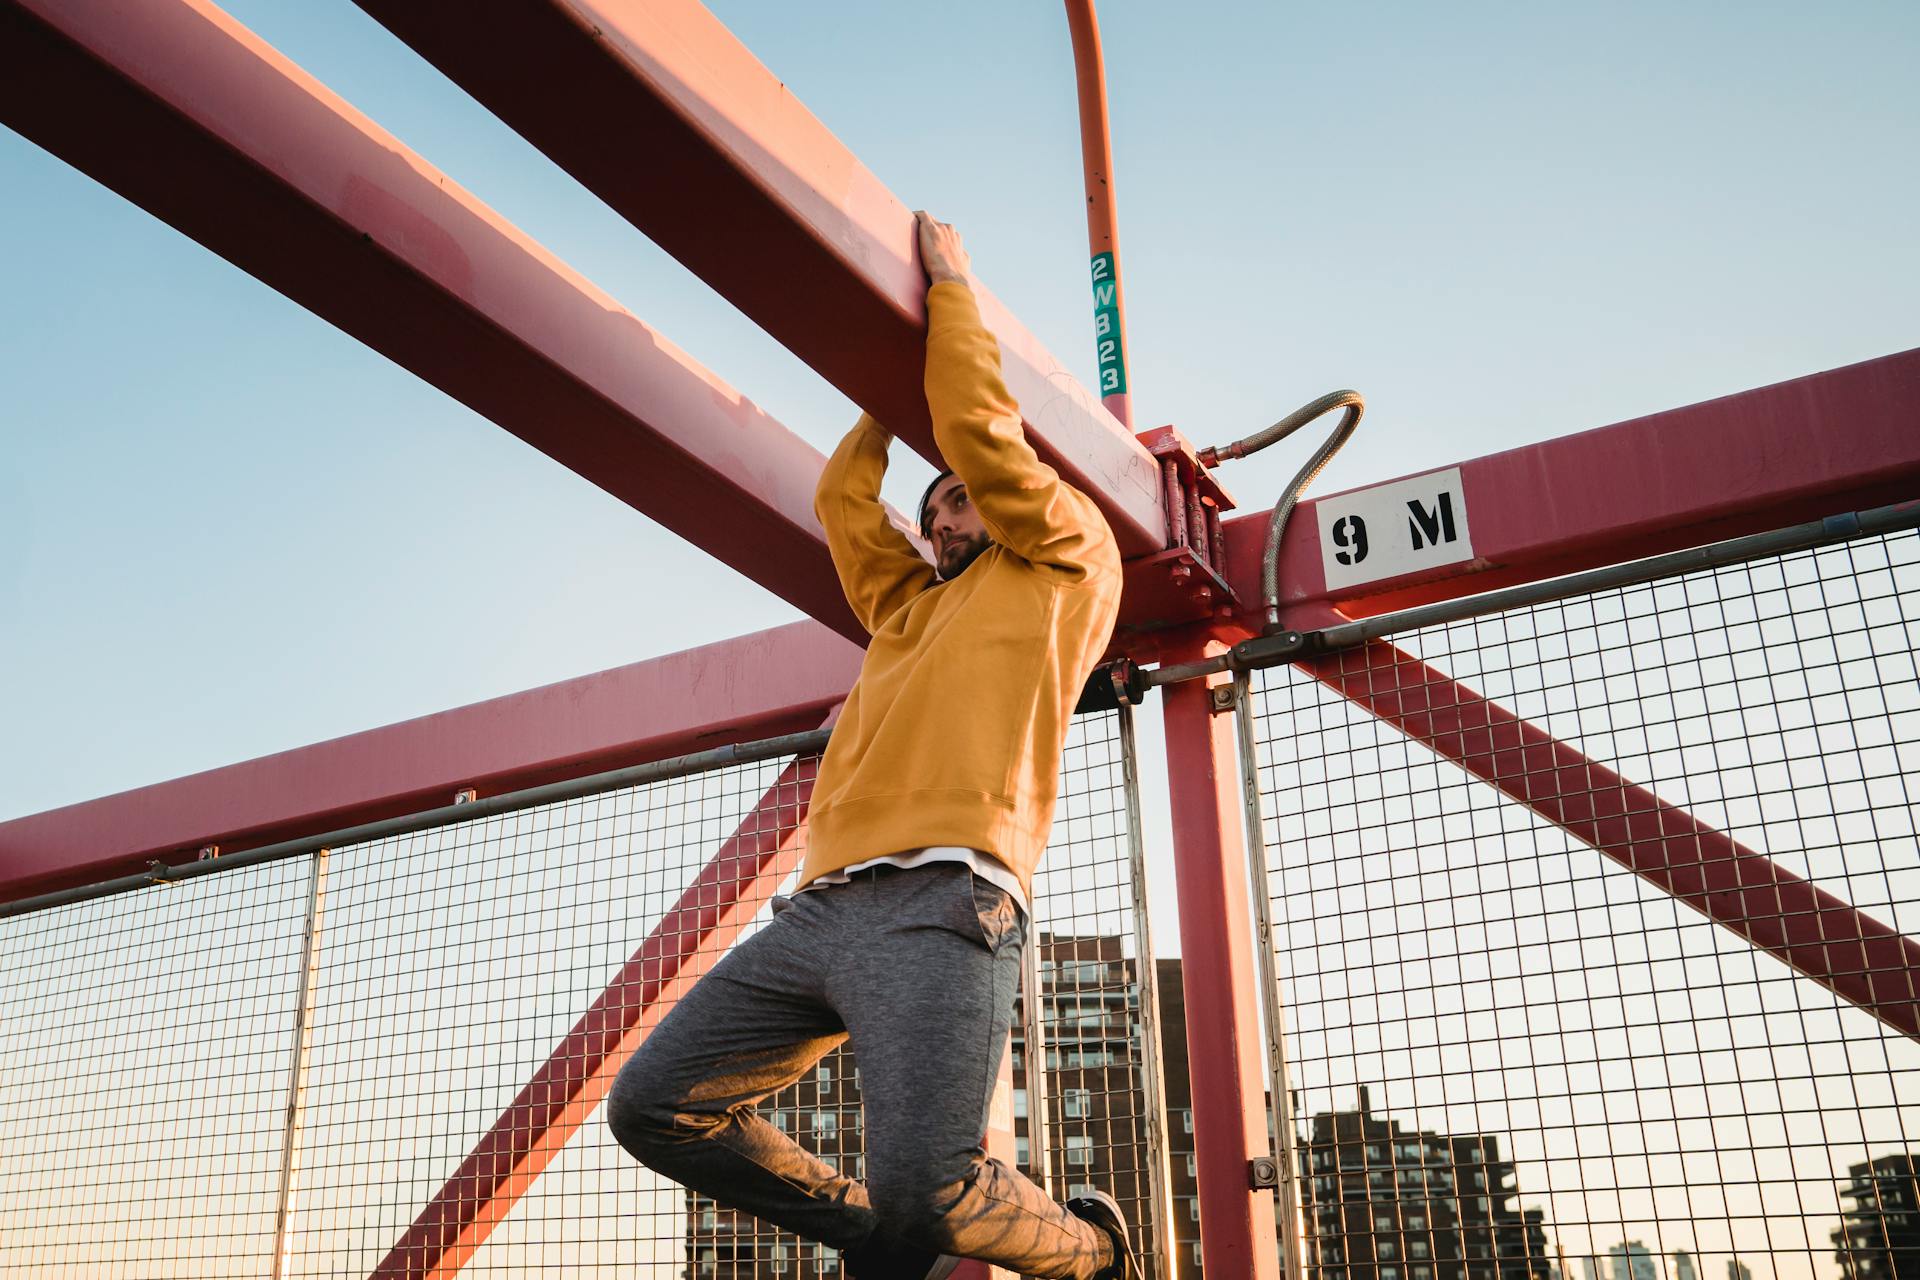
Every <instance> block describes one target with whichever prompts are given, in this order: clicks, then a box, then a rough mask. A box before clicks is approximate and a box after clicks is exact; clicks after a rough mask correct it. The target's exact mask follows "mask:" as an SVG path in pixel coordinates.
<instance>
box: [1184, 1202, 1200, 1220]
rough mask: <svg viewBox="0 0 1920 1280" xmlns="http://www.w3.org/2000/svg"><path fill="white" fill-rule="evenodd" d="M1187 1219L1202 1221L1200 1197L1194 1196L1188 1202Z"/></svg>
mask: <svg viewBox="0 0 1920 1280" xmlns="http://www.w3.org/2000/svg"><path fill="white" fill-rule="evenodd" d="M1187 1217H1189V1218H1191V1219H1193V1221H1195V1222H1198V1221H1200V1197H1199V1196H1194V1197H1193V1198H1192V1199H1190V1200H1188V1201H1187Z"/></svg>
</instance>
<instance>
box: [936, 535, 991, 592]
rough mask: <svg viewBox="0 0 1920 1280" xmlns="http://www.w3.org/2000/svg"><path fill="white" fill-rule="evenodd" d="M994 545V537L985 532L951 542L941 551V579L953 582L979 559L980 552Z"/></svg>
mask: <svg viewBox="0 0 1920 1280" xmlns="http://www.w3.org/2000/svg"><path fill="white" fill-rule="evenodd" d="M992 545H993V539H992V538H989V537H988V536H987V535H986V534H984V533H976V534H974V535H973V536H972V537H971V538H966V539H964V540H961V539H956V540H954V541H952V542H949V543H948V544H947V545H946V546H945V547H944V548H943V549H942V550H941V552H940V566H939V567H940V580H941V581H942V582H951V581H953V580H954V579H955V578H957V577H959V576H960V575H961V574H963V573H965V572H966V571H967V566H968V565H970V564H972V563H973V562H974V561H975V560H978V559H979V558H980V553H981V552H982V551H985V550H986V549H987V548H988V547H990V546H992Z"/></svg>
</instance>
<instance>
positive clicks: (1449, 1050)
mask: <svg viewBox="0 0 1920 1280" xmlns="http://www.w3.org/2000/svg"><path fill="white" fill-rule="evenodd" d="M1916 606H1920V538H1916V537H1915V535H1914V534H1912V533H1910V532H1908V533H1901V534H1896V535H1889V536H1885V537H1873V538H1861V539H1857V540H1855V541H1852V542H1847V543H1841V544H1837V545H1833V546H1829V547H1824V548H1820V549H1817V550H1813V551H1807V552H1801V553H1796V554H1792V555H1787V556H1782V557H1775V558H1769V559H1765V560H1759V561H1753V562H1748V563H1742V564H1736V565H1732V566H1727V567H1723V568H1718V569H1714V570H1710V571H1705V572H1700V573H1695V574H1691V575H1687V576H1684V577H1678V578H1672V579H1667V580H1662V581H1659V582H1654V583H1650V584H1645V585H1640V586H1631V587H1625V588H1620V589H1615V590H1608V591H1603V592H1599V593H1596V594H1590V595H1583V596H1578V597H1575V598H1570V599H1563V600H1557V601H1552V602H1548V603H1542V604H1537V605H1533V606H1530V607H1526V608H1519V609H1514V610H1511V611H1508V612H1504V613H1500V614H1497V615H1489V616H1484V617H1479V618H1475V619H1471V620H1468V621H1464V622H1457V623H1451V624H1447V625H1444V626H1435V627H1431V628H1428V629H1425V630H1420V631H1416V632H1411V633H1404V634H1399V635H1395V636H1393V637H1392V638H1391V639H1392V644H1393V645H1395V646H1397V648H1398V650H1399V651H1400V652H1399V654H1397V655H1389V656H1388V657H1387V658H1385V659H1382V658H1381V656H1380V654H1379V653H1375V654H1373V655H1372V656H1371V657H1370V659H1369V663H1370V664H1371V665H1369V666H1367V667H1366V674H1365V675H1364V677H1360V678H1358V679H1363V680H1364V681H1366V682H1369V683H1371V682H1376V681H1377V682H1378V683H1379V684H1381V685H1383V686H1385V685H1390V686H1392V694H1393V696H1394V697H1395V698H1397V699H1400V703H1399V704H1398V705H1406V704H1408V703H1419V704H1421V705H1437V704H1439V703H1443V702H1444V703H1448V704H1457V703H1460V702H1462V701H1471V700H1472V699H1473V694H1474V693H1477V694H1478V695H1482V696H1484V697H1485V698H1487V699H1491V700H1492V701H1493V702H1494V703H1496V704H1498V705H1499V706H1501V707H1504V708H1505V709H1506V710H1508V711H1511V712H1512V713H1514V714H1515V715H1516V716H1518V717H1519V718H1520V719H1521V720H1524V721H1530V722H1531V723H1532V724H1533V725H1534V726H1537V727H1538V728H1540V729H1544V730H1545V731H1546V733H1548V734H1550V735H1552V737H1553V738H1556V739H1558V740H1559V741H1560V743H1561V744H1564V747H1565V748H1570V749H1571V750H1572V751H1574V752H1577V753H1579V754H1580V755H1581V756H1584V757H1585V758H1586V760H1587V761H1588V763H1587V764H1584V765H1576V766H1574V767H1571V768H1569V767H1566V766H1567V763H1568V760H1569V759H1570V758H1571V757H1569V756H1566V755H1564V754H1563V755H1561V756H1560V757H1558V758H1557V759H1556V760H1555V761H1554V762H1553V773H1552V776H1551V777H1549V776H1548V775H1547V774H1546V772H1544V770H1543V771H1542V772H1540V773H1537V774H1532V775H1529V774H1528V773H1527V772H1525V770H1524V769H1523V770H1522V771H1521V772H1519V773H1518V774H1516V775H1512V776H1509V777H1506V778H1504V779H1503V785H1504V786H1505V787H1506V792H1504V793H1503V791H1501V790H1496V789H1495V787H1493V786H1489V785H1487V783H1486V782H1484V781H1482V780H1481V779H1480V778H1479V777H1476V776H1474V775H1473V774H1472V773H1471V772H1469V770H1468V768H1466V767H1463V763H1462V762H1463V761H1464V762H1465V763H1467V764H1471V763H1472V761H1471V759H1469V757H1471V756H1472V754H1473V753H1474V752H1475V751H1484V750H1487V749H1488V747H1487V745H1486V742H1485V740H1484V739H1483V740H1481V741H1480V743H1479V744H1478V745H1476V744H1475V742H1474V741H1472V735H1471V734H1461V735H1459V737H1458V738H1457V740H1453V741H1447V740H1442V739H1441V738H1439V737H1437V736H1432V735H1430V736H1428V737H1426V738H1424V739H1423V738H1422V737H1421V736H1420V734H1419V733H1417V732H1416V733H1414V734H1411V735H1410V734H1408V733H1405V732H1402V730H1401V728H1399V727H1395V726H1394V725H1392V724H1389V723H1387V722H1385V721H1383V720H1381V719H1379V718H1376V716H1375V714H1373V712H1372V711H1369V710H1367V709H1363V707H1362V706H1360V705H1358V702H1357V701H1356V698H1358V699H1359V700H1360V701H1366V700H1368V699H1369V694H1370V693H1371V692H1372V691H1371V690H1370V689H1368V688H1362V687H1360V686H1359V685H1358V684H1356V683H1355V681H1354V680H1349V681H1347V682H1345V684H1344V689H1345V692H1338V691H1336V688H1335V685H1336V684H1339V683H1340V682H1339V681H1333V680H1329V681H1327V682H1322V680H1319V679H1316V678H1314V676H1313V675H1311V674H1309V673H1308V672H1307V671H1306V670H1302V669H1298V668H1293V667H1288V668H1279V669H1275V670H1272V671H1268V672H1264V673H1262V674H1261V675H1260V676H1259V677H1257V679H1256V681H1255V690H1256V696H1255V699H1254V708H1253V715H1254V722H1253V723H1254V729H1255V733H1254V736H1255V738H1256V739H1257V745H1256V747H1255V756H1256V762H1255V763H1256V764H1257V768H1258V770H1259V773H1258V779H1259V788H1258V789H1259V795H1260V802H1261V808H1262V813H1263V818H1262V838H1263V842H1264V845H1265V848H1266V857H1267V872H1268V878H1269V886H1270V890H1271V894H1270V902H1269V904H1268V905H1269V910H1270V912H1271V917H1272V928H1273V943H1274V948H1275V951H1274V962H1275V970H1276V974H1277V981H1278V986H1279V995H1280V1004H1281V1006H1282V1007H1283V1009H1284V1012H1283V1014H1282V1025H1283V1026H1284V1048H1285V1056H1286V1072H1287V1083H1288V1085H1289V1090H1288V1093H1287V1095H1286V1096H1284V1097H1282V1098H1280V1099H1278V1102H1279V1104H1280V1105H1279V1106H1278V1107H1277V1109H1276V1110H1277V1114H1278V1116H1279V1117H1280V1121H1279V1123H1280V1126H1281V1132H1282V1133H1284V1134H1285V1142H1286V1145H1287V1146H1288V1147H1289V1148H1290V1153H1291V1155H1292V1156H1293V1158H1294V1159H1295V1160H1296V1161H1297V1176H1298V1178H1299V1186H1300V1187H1301V1190H1302V1194H1301V1205H1300V1207H1299V1217H1298V1219H1297V1223H1298V1229H1299V1231H1300V1235H1301V1239H1302V1242H1303V1254H1304V1269H1305V1271H1306V1272H1307V1273H1308V1274H1310V1275H1311V1276H1313V1277H1315V1280H1462V1278H1467V1280H1480V1278H1482V1277H1485V1278H1486V1280H1549V1277H1552V1278H1554V1280H1721V1277H1723V1276H1725V1277H1726V1278H1727V1280H1829V1278H1830V1277H1835V1276H1843V1277H1846V1280H1867V1278H1869V1277H1871V1278H1872V1280H1882V1278H1884V1280H1893V1278H1894V1277H1896V1276H1908V1275H1912V1274H1915V1273H1916V1268H1920V1213H1916V1212H1914V1209H1913V1207H1912V1206H1914V1197H1915V1184H1914V1179H1913V1175H1912V1168H1913V1166H1912V1154H1911V1153H1912V1150H1913V1149H1914V1148H1915V1147H1916V1146H1920V1044H1917V1043H1916V1042H1915V1041H1914V1040H1913V1039H1911V1038H1909V1037H1908V1036H1907V1035H1904V1034H1902V1033H1901V1032H1899V1031H1897V1030H1895V1029H1893V1028H1892V1027H1891V1026H1889V1025H1888V1024H1887V1023H1886V1022H1884V1021H1882V1020H1880V1019H1879V1018H1876V1017H1875V1016H1874V1015H1873V1014H1871V1013H1869V1012H1867V1011H1865V1010H1863V1009H1862V1008H1860V1007H1857V1006H1856V1005H1855V1004H1853V1003H1851V1002H1850V1001H1848V1000H1845V999H1842V998H1840V997H1839V996H1836V995H1835V994H1834V993H1833V992H1832V991H1830V990H1828V989H1826V988H1825V987H1823V986H1821V985H1817V984H1816V983H1815V982H1814V981H1812V980H1810V979H1809V978H1808V977H1806V976H1803V975H1802V974H1800V973H1797V972H1796V971H1795V970H1794V969H1793V968H1790V967H1789V966H1788V965H1786V964H1784V963H1782V962H1781V961H1780V960H1779V959H1777V958H1776V957H1775V955H1774V954H1772V953H1771V952H1770V951H1768V950H1765V949H1762V948H1760V947H1756V946H1755V945H1754V944H1753V943H1752V942H1750V941H1748V940H1746V939H1745V938H1743V937H1740V936H1736V933H1735V932H1734V931H1733V930H1734V929H1736V928H1740V929H1745V930H1747V931H1748V932H1752V933H1755V934H1757V935H1760V936H1763V937H1764V936H1769V935H1770V934H1782V933H1785V934H1791V933H1792V932H1793V931H1795V930H1796V929H1799V928H1802V927H1804V926H1805V925H1806V923H1807V922H1806V921H1804V920H1801V921H1796V920H1792V919H1785V918H1782V919H1777V920H1766V919H1758V918H1754V914H1753V912H1754V905H1753V904H1754V903H1755V902H1756V901H1757V900H1761V901H1763V900H1764V898H1765V895H1760V897H1759V898H1758V899H1756V897H1755V896H1754V895H1751V894H1749V895H1747V896H1744V897H1740V898H1738V899H1734V901H1738V902H1739V903H1741V904H1742V907H1741V909H1742V910H1743V911H1744V912H1746V913H1747V914H1746V917H1745V918H1743V919H1737V920H1730V921H1729V922H1728V926H1727V927H1723V926H1722V925H1721V924H1716V923H1714V922H1713V921H1711V920H1709V919H1708V918H1707V917H1706V916H1704V915H1702V914H1700V913H1699V912H1697V911H1696V910H1694V909H1693V908H1692V907H1689V906H1687V905H1683V904H1682V903H1681V902H1680V901H1678V900H1677V899H1676V898H1675V897H1674V896H1672V895H1671V894H1670V893H1668V892H1666V891H1665V890H1664V889H1661V888H1658V887H1655V886H1654V885H1653V884H1651V883H1649V882H1648V881H1647V880H1645V879H1642V878H1641V877H1639V876H1637V875H1636V874H1635V873H1634V872H1633V871H1631V870H1629V869H1628V868H1627V867H1626V866H1624V865H1622V864H1621V863H1620V862H1619V861H1617V860H1614V859H1612V858H1609V857H1608V856H1606V855H1604V854H1603V853H1602V852H1600V851H1599V849H1598V848H1596V847H1595V843H1593V842H1589V841H1587V840H1582V839H1577V838H1575V836H1574V835H1573V834H1571V833H1570V831H1569V830H1568V829H1567V826H1568V825H1577V823H1576V822H1574V820H1573V819H1572V818H1570V816H1569V815H1570V814H1573V813H1577V812H1580V811H1581V807H1582V804H1583V803H1584V804H1585V806H1586V811H1588V812H1608V813H1619V814H1621V815H1622V816H1621V821H1622V822H1623V823H1626V822H1629V820H1631V821H1632V822H1633V823H1635V824H1637V825H1636V826H1635V830H1636V831H1639V832H1644V831H1645V830H1647V829H1649V825H1650V827H1651V829H1652V830H1654V831H1655V833H1656V834H1655V836H1654V837H1653V847H1656V848H1657V847H1659V844H1660V842H1661V841H1663V840H1672V839H1675V838H1678V837H1682V836H1684V837H1685V839H1686V840H1688V841H1689V842H1691V843H1690V844H1689V849H1688V851H1687V852H1688V856H1693V857H1699V856H1702V854H1701V851H1702V850H1703V849H1705V848H1706V847H1707V845H1708V844H1709V843H1710V842H1711V841H1713V840H1715V839H1716V838H1717V837H1715V836H1714V834H1713V833H1719V834H1720V835H1722V836H1725V837H1730V838H1731V840H1732V841H1733V842H1735V844H1734V845H1725V846H1716V847H1723V848H1726V849H1736V848H1737V849H1738V850H1739V851H1740V855H1739V856H1745V852H1746V851H1751V852H1753V853H1757V854H1760V855H1763V856H1764V857H1765V858H1766V859H1768V860H1770V861H1771V863H1772V865H1773V866H1774V867H1775V868H1778V869H1779V870H1781V871H1784V872H1788V873H1791V874H1792V875H1795V876H1798V877H1802V878H1804V879H1806V880H1809V881H1811V882H1812V883H1813V884H1814V885H1815V886H1817V887H1819V888H1821V889H1825V890H1827V891H1829V892H1831V893H1832V894H1834V895H1836V896H1837V897H1838V898H1840V899H1843V900H1844V901H1845V902H1847V903H1851V904H1852V905H1853V906H1854V907H1855V908H1857V909H1858V910H1860V911H1862V912H1865V913H1867V914H1868V915H1870V916H1873V917H1874V918H1876V919H1877V920H1879V921H1881V922H1884V923H1885V924H1888V925H1891V926H1892V927H1893V928H1895V929H1897V930H1899V931H1901V932H1903V933H1906V934H1909V935H1910V934H1912V933H1913V932H1914V930H1915V929H1916V928H1920V847H1917V846H1916V841H1915V823H1916V819H1917V818H1920V810H1917V809H1916V805H1915V801H1916V798H1917V797H1916V796H1915V794H1914V793H1913V790H1912V787H1911V783H1910V781H1909V780H1910V779H1911V778H1913V777H1915V776H1920V676H1917V675H1916V667H1915V651H1916V647H1917V646H1916V641H1917V640H1920V607H1916ZM1333 665H1335V664H1330V663H1329V664H1323V665H1322V666H1321V667H1320V668H1318V670H1319V671H1320V673H1321V674H1322V675H1326V674H1327V673H1328V672H1329V671H1330V670H1331V669H1332V667H1333ZM1456 681H1457V682H1459V683H1460V684H1463V685H1465V686H1467V688H1468V690H1469V691H1471V692H1468V691H1462V690H1459V689H1458V688H1457V687H1456V686H1455V685H1454V684H1453V682H1456ZM1514 758H1515V759H1520V760H1539V759H1542V758H1543V757H1541V756H1538V755H1533V756H1528V755H1525V754H1522V755H1520V756H1516V757H1514ZM1570 778H1571V779H1573V784H1572V790H1571V792H1569V791H1568V787H1569V779H1570ZM1631 784H1638V787H1637V788H1635V787H1634V786H1633V785H1631ZM1549 793H1553V794H1554V795H1555V797H1556V799H1555V803H1554V804H1552V805H1550V804H1548V803H1547V802H1546V800H1545V799H1544V798H1543V797H1545V796H1547V795H1548V794H1549ZM1543 812H1551V813H1552V814H1554V816H1555V817H1556V819H1557V820H1558V822H1556V821H1549V820H1548V818H1547V817H1545V816H1543ZM1689 814H1690V815H1691V819H1692V825H1689V824H1688V823H1687V822H1686V821H1684V819H1685V817H1686V815H1689ZM1699 824H1704V828H1702V827H1701V826H1700V825H1699ZM1599 843H1603V844H1604V843H1605V841H1600V842H1599ZM1644 844H1645V842H1644V841H1643V842H1642V845H1643V847H1644ZM1616 852H1618V850H1616ZM1675 856H1676V857H1678V853H1677V852H1676V853H1675ZM1729 856H1733V855H1731V854H1730V855H1729ZM1749 865H1756V864H1744V863H1743V866H1749ZM1769 883H1771V882H1769ZM1782 883H1785V881H1782ZM1786 900H1787V898H1786V896H1784V895H1781V896H1778V897H1776V899H1775V901H1776V903H1778V902H1784V901H1786ZM1726 907H1727V901H1726V900H1723V901H1721V902H1720V904H1719V907H1718V908H1716V909H1720V910H1725V909H1726ZM1773 909H1774V910H1775V911H1776V912H1778V911H1780V910H1782V908H1781V907H1779V906H1778V905H1776V906H1775V907H1774V908H1773ZM1857 951H1858V949H1857V948H1855V954H1857ZM1834 954H1835V956H1836V957H1838V959H1837V960H1836V963H1837V964H1839V965H1842V966H1844V965H1845V964H1847V963H1850V962H1849V961H1848V960H1847V959H1846V958H1845V956H1846V954H1847V953H1846V952H1845V950H1844V949H1842V948H1835V949H1834ZM1851 963H1854V964H1856V965H1857V964H1858V960H1857V959H1855V960H1853V961H1851ZM1844 976H1845V975H1843V977H1844ZM1905 994H1906V998H1907V999H1911V998H1912V995H1913V993H1912V992H1911V991H1910V990H1909V991H1907V992H1906V993H1905ZM1903 1204H1904V1205H1905V1206H1908V1207H1904V1208H1903V1207H1901V1206H1902V1205H1903Z"/></svg>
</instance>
